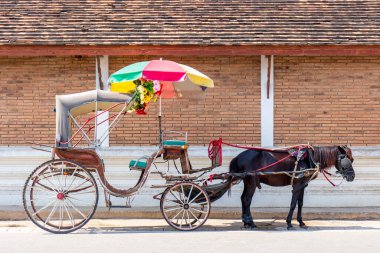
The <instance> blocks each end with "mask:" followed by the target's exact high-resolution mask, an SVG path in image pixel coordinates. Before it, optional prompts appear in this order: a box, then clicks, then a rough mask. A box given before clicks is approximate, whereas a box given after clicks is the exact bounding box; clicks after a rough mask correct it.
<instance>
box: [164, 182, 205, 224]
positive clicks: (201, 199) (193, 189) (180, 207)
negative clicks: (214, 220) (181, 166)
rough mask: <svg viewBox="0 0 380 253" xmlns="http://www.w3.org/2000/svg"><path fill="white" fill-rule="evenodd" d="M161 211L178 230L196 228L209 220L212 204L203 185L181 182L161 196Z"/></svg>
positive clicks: (167, 220)
mask: <svg viewBox="0 0 380 253" xmlns="http://www.w3.org/2000/svg"><path fill="white" fill-rule="evenodd" d="M160 208H161V213H162V215H163V216H164V218H165V220H166V222H167V223H168V224H169V225H170V226H171V227H173V228H175V229H178V230H184V231H186V230H187V231H188V230H194V229H197V228H199V227H201V226H202V225H203V224H204V223H205V222H206V220H207V218H208V216H209V214H210V209H211V204H210V199H209V197H208V194H207V192H206V191H205V190H203V188H202V187H200V186H199V185H196V184H194V183H190V182H181V183H177V184H175V185H173V186H170V187H168V188H167V189H166V190H165V191H164V193H163V194H162V197H161V202H160Z"/></svg>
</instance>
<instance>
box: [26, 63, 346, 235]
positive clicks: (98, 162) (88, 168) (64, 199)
mask: <svg viewBox="0 0 380 253" xmlns="http://www.w3.org/2000/svg"><path fill="white" fill-rule="evenodd" d="M157 62H158V63H162V62H169V61H156V63H157ZM142 65H143V66H142V67H143V68H145V69H148V70H149V67H152V66H150V65H149V64H148V63H145V62H144V63H143V64H142ZM140 67H141V66H140ZM169 67H170V68H171V70H172V69H173V65H172V63H171V62H169ZM181 67H182V68H184V69H185V70H186V71H185V72H184V73H185V74H186V72H187V79H186V77H185V76H184V75H181V74H180V73H179V70H178V69H177V71H169V72H168V73H169V74H168V75H166V76H165V78H164V80H160V81H162V82H155V81H151V80H157V79H159V78H161V79H162V78H163V77H162V76H163V75H162V68H159V71H153V70H152V68H150V72H149V71H145V72H144V71H140V72H141V73H140V74H141V75H140V76H139V75H138V74H136V73H137V72H138V71H136V66H132V68H130V69H128V67H127V70H128V71H129V70H132V71H130V72H128V71H127V72H128V73H129V74H130V73H132V74H130V75H124V76H123V77H122V78H119V77H120V76H121V74H122V73H120V71H119V72H116V73H115V74H114V75H113V78H114V80H113V82H112V76H111V83H114V84H115V86H114V88H112V87H111V90H112V89H113V90H115V91H119V92H113V91H101V90H93V91H87V92H82V93H76V94H69V95H59V96H56V108H55V111H56V143H55V146H54V147H52V150H51V160H50V161H47V162H44V163H43V164H41V165H40V166H38V167H37V168H36V169H35V170H34V171H33V172H32V173H31V175H30V176H29V178H28V179H27V181H26V183H25V186H24V190H23V204H24V208H25V210H26V213H27V215H28V216H29V218H30V219H31V220H32V222H33V223H35V224H36V225H37V226H38V227H40V228H42V229H44V230H47V231H49V232H53V233H69V232H73V231H75V230H77V229H79V228H81V227H82V226H84V225H85V224H86V223H87V222H88V221H89V220H90V219H91V217H92V216H93V215H94V213H95V211H96V208H97V205H98V200H99V189H98V182H99V183H100V185H101V187H102V188H103V189H104V193H105V194H104V195H105V202H106V205H107V206H109V207H111V206H112V203H111V201H110V198H109V196H111V195H112V196H115V197H121V198H131V197H133V196H134V195H136V194H138V193H139V191H140V190H141V189H142V187H143V186H144V185H145V183H146V181H147V179H148V177H149V175H150V174H152V173H156V174H158V175H160V176H161V177H162V178H163V179H164V180H165V183H164V184H162V185H154V186H152V187H155V188H161V189H162V192H161V193H160V194H157V195H155V196H154V198H155V199H158V200H159V201H160V210H161V213H162V215H163V217H164V218H165V220H166V221H167V222H168V224H169V225H170V226H172V227H173V228H175V229H178V230H194V229H197V228H199V227H201V226H202V225H203V224H204V223H205V222H206V220H207V218H208V216H209V214H210V209H211V203H212V202H213V201H216V200H217V199H219V198H220V197H221V196H223V194H224V193H225V192H226V191H228V189H229V188H230V187H231V186H232V185H233V184H236V183H237V182H239V180H241V179H244V178H247V176H249V177H251V178H254V180H255V182H256V181H257V180H256V179H258V180H259V181H260V180H261V179H260V178H259V176H261V175H273V176H276V175H281V176H285V178H286V182H287V181H290V178H291V181H292V182H291V183H292V184H293V180H295V181H297V180H299V179H305V180H306V181H307V182H309V181H310V180H312V179H314V178H315V177H316V174H317V173H318V172H319V170H320V169H319V167H318V163H313V164H312V165H314V166H313V167H312V168H310V167H311V166H310V165H311V164H310V163H309V164H308V166H307V167H302V168H301V167H299V166H298V165H297V164H298V162H299V160H300V159H302V155H300V154H303V151H302V150H303V149H305V150H308V148H309V146H305V145H298V146H295V147H291V148H287V149H281V150H279V151H276V150H269V149H262V150H261V151H263V152H277V153H276V155H274V156H273V157H272V158H273V159H274V160H273V159H272V160H268V161H260V163H257V164H258V165H260V164H262V162H265V164H266V165H264V166H262V167H261V168H256V169H255V170H250V169H246V170H239V169H237V170H235V171H234V170H232V171H230V172H229V173H221V174H212V175H210V176H207V177H206V176H204V175H205V174H206V173H209V172H211V171H212V170H213V169H214V168H216V167H218V166H220V165H221V163H222V148H221V145H222V144H223V142H222V141H221V139H219V140H215V141H212V142H211V143H210V146H209V152H208V156H209V158H210V160H211V161H210V166H208V167H204V168H193V167H192V165H191V163H190V159H189V156H188V147H189V145H188V140H187V133H183V132H175V131H163V130H162V129H161V113H160V115H159V123H160V124H159V142H158V147H157V150H156V151H155V152H153V153H152V154H150V155H145V156H141V157H140V158H136V159H134V160H131V161H130V162H129V168H130V169H131V170H135V171H139V172H140V176H139V178H138V180H137V183H136V184H135V185H134V186H133V187H131V188H128V189H119V188H117V187H115V186H113V185H112V184H110V182H109V181H108V180H107V177H106V173H105V164H104V162H103V159H102V158H101V157H100V156H99V154H98V152H97V151H98V149H99V148H100V146H101V144H102V143H103V142H104V140H106V139H107V138H108V135H109V134H110V133H111V132H112V130H113V129H114V127H115V126H116V124H117V123H118V122H119V121H120V120H121V119H122V118H123V116H124V115H126V114H127V113H128V112H132V111H135V112H136V113H138V114H144V113H145V109H146V106H147V103H148V102H149V101H150V100H151V99H154V97H156V98H159V99H160V105H161V96H163V94H162V93H163V91H164V87H165V86H167V87H171V88H172V89H171V92H172V93H173V92H174V93H176V94H177V95H179V96H183V95H185V94H186V92H188V93H189V94H190V96H191V97H194V96H195V94H196V93H197V92H199V93H202V92H203V91H204V90H205V88H207V87H213V83H212V81H211V82H210V81H209V80H210V79H208V77H206V76H204V75H203V74H201V73H200V72H197V71H195V70H193V69H191V68H189V67H187V68H186V66H183V65H181ZM123 71H124V72H126V69H123V70H122V71H121V72H123ZM173 73H174V74H173ZM124 74H125V73H124ZM149 75H150V76H149ZM125 76H127V77H125ZM147 77H148V78H147ZM118 78H119V80H118ZM128 78H129V79H128ZM126 79H127V80H126ZM115 80H116V81H115ZM189 80H190V81H191V82H192V83H193V84H197V85H198V86H195V88H194V87H192V86H189V85H191V83H189ZM169 82H171V83H169ZM120 85H121V86H120ZM120 87H124V91H125V90H127V92H123V93H120V89H121V88H120ZM189 87H191V88H189ZM169 90H170V89H169ZM169 93H170V91H169ZM174 93H173V94H174ZM128 94H131V95H128ZM160 107H161V106H160ZM89 113H94V115H91V116H90V117H89V118H88V119H87V120H84V123H83V124H80V123H79V120H78V119H80V118H82V119H83V117H84V116H85V115H88V114H89ZM105 123H107V124H108V123H109V128H108V131H104V132H102V133H101V132H98V131H99V129H98V127H99V126H100V125H102V124H105ZM92 124H93V125H92ZM75 128H77V130H76V131H75V130H74V129H75ZM91 132H92V133H93V137H91V135H90V133H91ZM173 135H174V136H176V137H177V138H171V137H170V136H173ZM84 141H86V142H87V146H86V147H79V146H78V144H80V143H82V142H84ZM247 149H254V150H256V151H257V150H259V148H249V147H248V148H247ZM259 151H260V150H259ZM332 152H333V154H334V155H335V154H336V153H334V152H335V151H332ZM321 154H322V153H321ZM321 154H320V155H319V156H320V158H321V159H322V155H321ZM294 157H295V159H293V158H294ZM309 157H310V156H309ZM346 158H347V155H346ZM289 159H290V160H289ZM235 160H236V159H235ZM252 161H253V160H252ZM289 161H290V162H291V165H290V166H293V167H294V170H291V171H289V169H285V170H283V169H282V170H281V169H280V167H281V166H280V165H281V163H285V162H289ZM162 162H165V163H167V164H168V165H169V163H172V164H173V165H174V166H175V168H176V170H175V173H167V172H164V171H162V170H160V169H158V166H157V164H159V163H162ZM178 162H179V164H180V169H179V168H178V167H177V165H176V164H177V163H178ZM294 163H295V166H294ZM252 165H253V163H252ZM233 166H235V165H233ZM260 166H261V165H260ZM235 167H236V166H235ZM240 167H241V166H240ZM293 167H292V168H293ZM236 168H237V167H236ZM286 168H289V166H287V167H286ZM351 168H352V166H351ZM230 169H231V167H230ZM232 169H234V168H232ZM263 170H266V171H263ZM94 175H95V177H94ZM274 178H275V177H274ZM212 180H217V183H215V182H213V183H212V184H209V182H210V181H212ZM244 180H245V179H244ZM299 181H300V180H299ZM257 182H258V181H257ZM300 182H301V181H300ZM264 183H266V182H264ZM288 184H289V182H288ZM255 187H256V186H255ZM253 191H254V189H253ZM244 192H246V191H244ZM244 192H243V194H244ZM252 196H253V193H252V195H251V198H252ZM242 200H243V198H242ZM248 202H249V205H250V201H248ZM249 205H248V209H249ZM243 209H244V203H243ZM244 215H245V216H244ZM247 217H248V218H247ZM250 220H252V217H250V211H248V213H246V214H244V211H243V221H244V222H245V223H247V224H249V222H250Z"/></svg>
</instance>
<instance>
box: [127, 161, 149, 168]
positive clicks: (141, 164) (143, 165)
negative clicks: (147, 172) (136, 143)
mask: <svg viewBox="0 0 380 253" xmlns="http://www.w3.org/2000/svg"><path fill="white" fill-rule="evenodd" d="M136 162H137V161H136V160H131V161H130V162H129V167H137V168H142V169H146V165H147V164H146V161H138V162H137V163H136Z"/></svg>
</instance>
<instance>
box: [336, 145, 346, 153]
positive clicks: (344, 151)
mask: <svg viewBox="0 0 380 253" xmlns="http://www.w3.org/2000/svg"><path fill="white" fill-rule="evenodd" d="M345 147H347V146H338V150H339V151H340V153H342V154H347V151H346V149H345Z"/></svg>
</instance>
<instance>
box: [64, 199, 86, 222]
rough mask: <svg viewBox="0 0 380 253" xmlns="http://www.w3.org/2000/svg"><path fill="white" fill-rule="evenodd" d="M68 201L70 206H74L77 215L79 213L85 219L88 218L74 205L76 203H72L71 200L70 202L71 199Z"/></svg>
mask: <svg viewBox="0 0 380 253" xmlns="http://www.w3.org/2000/svg"><path fill="white" fill-rule="evenodd" d="M66 200H67V202H68V203H67V204H69V205H70V206H72V208H74V210H75V211H77V213H79V214H80V215H81V216H82V217H83V218H85V219H87V216H86V215H84V214H83V213H82V212H81V211H80V210H79V209H78V208H77V207H76V206H75V205H74V203H73V202H71V200H69V199H67V198H66Z"/></svg>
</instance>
